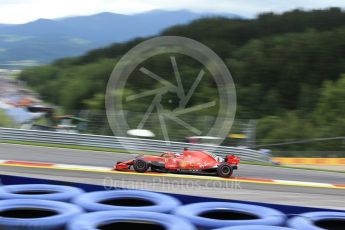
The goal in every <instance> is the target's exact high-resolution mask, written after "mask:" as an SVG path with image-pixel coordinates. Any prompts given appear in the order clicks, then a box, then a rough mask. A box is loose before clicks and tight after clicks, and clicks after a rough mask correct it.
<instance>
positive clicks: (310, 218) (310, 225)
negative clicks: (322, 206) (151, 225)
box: [287, 212, 345, 230]
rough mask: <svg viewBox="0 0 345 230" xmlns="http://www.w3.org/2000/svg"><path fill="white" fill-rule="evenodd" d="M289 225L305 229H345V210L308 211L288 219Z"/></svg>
mask: <svg viewBox="0 0 345 230" xmlns="http://www.w3.org/2000/svg"><path fill="white" fill-rule="evenodd" d="M287 225H288V226H289V227H291V228H295V229H303V230H321V229H329V230H341V229H345V212H306V213H302V214H300V216H296V217H293V218H291V219H290V220H288V222H287Z"/></svg>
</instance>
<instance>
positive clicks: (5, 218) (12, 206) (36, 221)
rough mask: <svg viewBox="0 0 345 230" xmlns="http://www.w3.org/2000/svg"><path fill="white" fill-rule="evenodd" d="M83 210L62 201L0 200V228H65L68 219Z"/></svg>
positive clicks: (10, 229)
mask: <svg viewBox="0 0 345 230" xmlns="http://www.w3.org/2000/svg"><path fill="white" fill-rule="evenodd" d="M82 212H83V211H82V209H81V208H79V207H78V206H76V205H73V204H68V203H64V202H60V201H51V200H36V199H13V200H1V201H0V229H6V230H38V229H39V230H46V229H47V230H48V229H49V230H55V229H64V227H65V226H66V224H67V223H68V221H70V219H72V218H74V217H75V216H77V215H78V214H81V213H82Z"/></svg>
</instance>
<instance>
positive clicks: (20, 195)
mask: <svg viewBox="0 0 345 230" xmlns="http://www.w3.org/2000/svg"><path fill="white" fill-rule="evenodd" d="M83 193H84V191H83V190H81V189H79V188H74V187H71V186H64V185H50V184H23V185H5V186H2V187H0V200H5V199H40V200H55V201H70V200H72V199H73V198H74V197H77V196H79V195H81V194H83Z"/></svg>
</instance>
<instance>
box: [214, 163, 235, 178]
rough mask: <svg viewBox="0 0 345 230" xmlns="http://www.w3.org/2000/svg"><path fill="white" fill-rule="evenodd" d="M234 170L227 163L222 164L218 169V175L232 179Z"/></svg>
mask: <svg viewBox="0 0 345 230" xmlns="http://www.w3.org/2000/svg"><path fill="white" fill-rule="evenodd" d="M232 172H233V169H232V167H231V165H229V164H228V163H226V162H223V163H221V164H220V165H219V166H218V168H217V175H218V176H220V177H224V178H228V177H231V175H232Z"/></svg>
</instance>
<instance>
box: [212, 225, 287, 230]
mask: <svg viewBox="0 0 345 230" xmlns="http://www.w3.org/2000/svg"><path fill="white" fill-rule="evenodd" d="M214 230H294V228H287V227H279V226H269V225H242V226H232V227H224V228H216V229H214Z"/></svg>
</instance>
